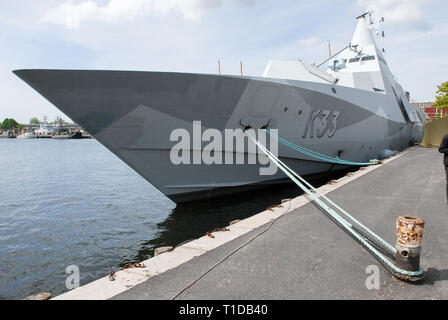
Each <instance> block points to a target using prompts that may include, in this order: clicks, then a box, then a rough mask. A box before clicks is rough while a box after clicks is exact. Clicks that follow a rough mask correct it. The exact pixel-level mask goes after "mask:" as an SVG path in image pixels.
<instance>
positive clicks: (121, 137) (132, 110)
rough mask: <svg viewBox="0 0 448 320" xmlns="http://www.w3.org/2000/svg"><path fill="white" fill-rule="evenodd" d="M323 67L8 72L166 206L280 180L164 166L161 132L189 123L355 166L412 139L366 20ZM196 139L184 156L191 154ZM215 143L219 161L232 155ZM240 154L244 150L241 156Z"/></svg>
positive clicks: (246, 168) (239, 167) (291, 160)
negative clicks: (267, 133)
mask: <svg viewBox="0 0 448 320" xmlns="http://www.w3.org/2000/svg"><path fill="white" fill-rule="evenodd" d="M326 66H327V68H326V70H323V69H321V68H319V66H317V67H316V66H315V65H308V64H305V63H303V62H301V61H271V62H269V64H268V66H267V67H266V70H265V72H264V74H263V76H262V77H250V76H232V75H211V74H191V73H172V72H143V71H97V70H40V69H38V70H17V71H14V73H15V74H16V75H17V76H18V77H20V78H21V79H22V80H23V81H25V82H26V83H28V84H29V85H30V86H31V87H33V88H34V89H35V90H36V91H38V92H39V93H40V94H41V95H42V96H44V97H45V98H46V99H47V100H48V101H50V102H51V103H52V104H54V105H55V106H56V107H57V108H59V109H60V110H61V111H62V112H64V113H65V114H66V115H67V116H69V117H70V118H71V119H72V120H73V121H75V122H76V123H78V124H79V125H80V126H82V127H83V128H84V129H86V130H87V131H88V132H89V133H91V134H92V135H93V136H94V137H95V138H96V139H97V140H98V141H99V142H100V143H101V144H103V145H104V146H105V147H107V148H108V149H109V150H110V151H111V152H113V153H114V154H115V155H117V156H118V157H119V158H120V159H122V160H123V161H124V162H125V163H126V164H128V165H129V166H130V167H131V168H133V169H134V170H135V171H136V172H137V173H139V174H140V175H141V176H143V177H144V178H145V179H146V180H147V181H149V182H150V183H151V184H152V185H154V186H155V187H156V188H157V189H158V190H160V191H161V192H162V193H163V194H165V195H166V196H167V197H169V198H170V199H172V200H173V201H174V202H176V203H183V202H190V201H197V200H205V199H210V198H213V197H216V196H220V195H225V194H232V193H235V192H240V191H245V190H251V189H254V188H260V187H265V186H272V185H276V184H280V183H285V182H286V181H288V179H287V178H286V176H285V175H284V174H283V173H282V172H280V171H278V172H276V173H275V174H273V175H260V173H259V164H247V163H246V164H244V163H242V164H234V165H229V164H224V163H220V164H217V163H214V164H204V163H202V164H198V163H194V164H183V165H178V164H175V163H173V162H172V161H171V160H170V153H171V151H172V149H173V147H174V146H175V145H176V143H177V142H175V141H172V139H170V135H171V133H172V132H173V131H174V130H176V129H178V128H184V129H186V130H187V131H188V132H193V129H194V128H193V123H194V122H195V121H200V122H201V125H202V127H203V128H205V129H206V128H213V129H216V130H219V131H221V132H224V131H225V130H226V129H237V128H242V127H249V126H250V127H251V128H255V129H258V128H262V127H264V128H267V127H269V128H270V129H278V133H279V136H281V137H282V138H284V139H287V140H289V141H291V142H293V143H294V144H296V145H299V146H303V147H305V148H308V149H311V150H314V151H316V152H319V153H321V154H325V155H327V156H331V157H339V158H340V159H346V160H350V161H356V162H368V161H369V160H371V159H378V158H380V157H381V155H382V154H384V153H385V152H387V151H389V150H392V151H401V150H403V149H405V148H407V147H408V146H410V145H412V144H415V143H417V142H419V141H421V140H422V138H423V131H424V113H423V112H422V111H420V110H418V109H416V108H415V107H413V106H412V104H411V103H410V102H409V101H408V99H407V97H406V92H405V91H404V90H403V88H402V87H401V86H400V85H399V84H398V83H397V82H396V81H395V79H394V76H393V75H392V73H391V71H390V69H389V66H388V64H387V62H386V60H385V58H384V55H383V53H382V51H381V50H379V49H378V47H377V45H376V43H375V40H374V36H373V35H372V30H371V27H370V21H369V16H368V15H366V14H365V15H362V16H360V17H358V23H357V26H356V30H355V33H354V36H353V39H352V41H351V43H350V44H349V45H348V46H347V47H346V48H345V49H343V50H341V51H340V52H338V53H337V54H336V55H335V56H333V57H331V58H330V59H329V60H328V64H327V65H326ZM204 145H205V143H203V142H201V143H200V144H199V145H196V147H195V146H194V145H193V146H192V147H191V150H188V152H191V153H192V154H194V153H198V152H201V151H202V150H203V148H204ZM233 150H235V149H234V148H233V149H231V150H230V151H229V150H226V147H224V146H223V147H222V148H221V149H220V150H215V151H214V152H220V153H222V154H223V155H224V154H226V153H228V152H236V151H233ZM247 152H248V151H247ZM278 155H279V158H280V159H281V160H282V161H283V162H285V163H286V164H287V165H288V166H290V167H291V168H292V169H293V170H295V171H296V172H297V173H299V174H301V175H303V176H311V175H316V174H326V173H328V172H330V171H334V170H339V169H342V168H344V165H340V164H334V163H328V162H326V161H321V160H319V159H315V158H312V157H309V156H307V155H304V154H300V153H298V152H296V151H295V150H292V149H290V148H288V147H287V146H285V145H282V144H280V145H279V146H278Z"/></svg>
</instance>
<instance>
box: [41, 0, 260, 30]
mask: <svg viewBox="0 0 448 320" xmlns="http://www.w3.org/2000/svg"><path fill="white" fill-rule="evenodd" d="M258 1H259V0H232V2H233V3H234V4H236V5H238V6H251V5H255V4H256V3H257V2H258ZM223 2H224V0H126V1H123V0H109V1H108V2H107V4H106V5H99V4H98V3H96V2H95V1H93V0H83V1H81V2H74V1H72V0H69V1H66V2H64V3H63V4H61V5H59V7H57V8H55V9H52V10H50V11H49V12H47V14H46V15H45V16H44V17H43V18H42V19H41V22H48V23H56V24H61V25H65V26H66V27H67V28H68V29H80V28H81V22H82V21H88V20H90V21H102V22H112V23H120V22H126V21H131V20H134V19H135V18H136V17H138V16H142V15H148V14H153V15H166V14H168V13H171V12H178V13H180V14H181V15H182V16H183V18H184V19H186V20H198V19H199V18H200V17H201V16H202V15H203V14H205V13H206V12H207V11H209V10H212V9H215V8H218V7H220V6H221V5H222V4H223Z"/></svg>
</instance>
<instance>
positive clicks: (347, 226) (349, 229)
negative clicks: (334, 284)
mask: <svg viewBox="0 0 448 320" xmlns="http://www.w3.org/2000/svg"><path fill="white" fill-rule="evenodd" d="M246 133H247V135H248V136H249V137H250V138H251V139H252V141H253V142H254V143H255V145H257V146H258V147H259V148H260V150H262V151H263V152H264V153H265V154H266V156H267V157H268V158H269V159H270V160H271V161H272V162H273V163H274V164H275V165H277V167H278V168H279V169H280V170H282V171H283V173H285V174H286V175H287V176H288V177H289V178H290V179H291V180H292V181H294V182H295V183H296V184H297V186H299V187H300V189H302V190H303V191H304V192H305V193H306V194H307V195H308V196H310V197H311V199H312V200H313V201H314V202H315V203H316V204H318V205H319V207H320V208H321V209H322V210H324V211H325V212H326V213H327V214H329V215H330V216H331V217H332V218H333V219H334V220H336V221H337V222H338V223H339V224H340V225H341V226H342V227H343V228H344V229H345V230H346V231H347V232H349V233H350V234H351V236H353V237H354V238H355V239H357V240H358V241H359V242H360V243H361V244H362V245H363V246H365V247H366V249H367V250H368V251H369V252H371V253H372V255H374V256H375V257H376V258H377V259H379V261H380V262H382V264H383V265H385V266H386V267H388V268H389V269H391V270H393V271H395V272H397V273H398V274H400V275H404V276H410V277H418V276H421V275H422V274H423V270H422V269H421V268H420V269H419V270H418V271H407V270H403V269H400V268H398V267H397V266H395V265H394V264H393V263H392V262H391V261H390V260H389V259H387V258H386V257H385V256H384V255H383V254H382V253H381V252H379V251H378V250H377V249H376V248H374V247H373V246H372V245H371V244H370V243H369V242H367V240H366V239H365V238H364V237H362V236H360V235H359V234H358V233H357V232H356V231H355V230H353V229H352V227H353V226H352V225H351V224H350V223H349V222H348V221H347V220H345V219H344V218H342V217H341V216H340V215H339V214H338V213H336V212H335V211H334V210H333V209H332V208H330V207H329V206H328V205H327V204H325V203H324V202H323V201H322V200H321V199H320V198H318V197H316V196H315V195H314V194H313V192H312V191H314V192H316V193H318V194H319V195H320V196H321V197H322V198H324V199H325V200H327V201H328V202H329V203H330V204H332V205H334V206H335V207H336V208H338V209H339V210H340V211H341V212H342V213H343V214H345V215H346V216H347V217H349V218H350V219H351V220H353V221H354V222H356V223H357V224H358V225H360V226H361V227H362V228H363V229H365V230H366V231H367V232H368V233H370V234H371V235H372V236H374V237H375V238H376V239H377V240H379V241H380V242H381V243H382V244H384V245H385V246H386V247H387V248H388V249H389V250H393V251H394V252H395V251H396V249H395V248H394V247H393V246H391V245H390V244H389V243H387V242H386V241H385V240H383V239H382V238H381V237H379V236H378V235H376V234H375V233H374V232H373V231H371V230H370V229H369V228H367V227H366V226H364V225H363V224H361V223H360V222H359V221H358V220H356V219H355V218H353V217H352V216H351V215H349V214H348V213H347V212H346V211H345V210H342V209H341V208H340V207H339V206H337V205H336V204H335V203H334V202H333V201H331V200H330V199H328V198H327V197H326V196H325V195H323V194H322V193H320V192H319V191H318V190H317V189H315V188H314V187H312V186H311V185H310V184H309V183H308V182H306V180H305V179H303V178H302V177H301V176H300V175H299V174H297V173H296V172H295V171H293V170H292V169H291V168H289V167H288V166H287V165H285V164H284V163H283V162H282V161H281V160H280V159H279V158H278V157H277V156H275V155H274V154H272V153H271V152H270V151H269V150H268V149H267V148H266V147H265V146H264V145H263V144H261V143H260V142H259V141H257V139H255V138H254V137H253V136H252V135H251V134H249V133H248V132H246ZM296 177H297V178H298V179H300V180H301V181H304V183H305V184H307V185H308V186H310V187H311V189H308V188H307V187H306V186H305V185H304V184H302V183H301V182H300V181H299V180H298V179H296ZM311 190H312V191H311Z"/></svg>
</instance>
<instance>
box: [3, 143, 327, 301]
mask: <svg viewBox="0 0 448 320" xmlns="http://www.w3.org/2000/svg"><path fill="white" fill-rule="evenodd" d="M0 150H1V151H0V172H1V175H0V186H1V189H0V190H1V191H0V272H1V275H2V276H1V277H0V299H22V298H25V297H27V296H28V295H31V294H35V293H38V292H42V291H46V292H51V293H52V295H53V296H56V295H58V294H61V293H64V292H66V291H67V290H68V289H67V288H66V285H65V282H66V279H67V277H68V276H69V275H68V274H66V268H67V267H68V266H71V265H76V266H77V267H79V270H80V284H81V285H84V284H87V283H89V282H91V281H93V280H96V279H98V278H100V277H103V276H107V275H108V274H109V272H110V271H111V269H114V270H119V269H120V267H122V266H124V265H125V264H126V263H129V262H140V261H143V260H145V259H148V258H150V257H151V256H152V255H153V251H154V249H155V248H157V247H161V246H168V245H169V246H176V245H179V244H181V243H183V242H185V241H188V240H191V239H195V238H198V237H201V236H203V235H204V234H205V233H206V232H207V231H211V230H213V229H214V228H216V227H224V226H227V225H228V223H229V222H230V221H232V220H235V219H244V218H247V217H249V216H252V215H254V214H256V213H258V212H261V211H263V210H265V209H266V208H267V207H268V206H270V205H273V204H278V203H280V201H281V199H284V198H287V197H293V196H297V195H298V194H299V191H298V190H297V188H295V187H292V186H291V187H288V186H287V187H281V188H275V189H268V190H260V191H257V192H252V193H244V194H240V195H232V196H231V197H230V198H229V197H227V198H221V199H218V200H213V201H210V202H205V203H204V202H203V203H200V204H188V205H177V206H176V204H175V203H173V202H172V201H171V200H169V199H168V198H166V197H165V196H164V195H163V194H161V193H160V192H159V191H158V190H156V189H155V188H154V187H153V186H152V185H151V184H150V183H148V182H147V181H146V180H144V179H143V178H142V177H140V176H139V175H138V174H137V173H136V172H134V171H133V170H132V169H131V168H130V167H128V166H127V165H126V164H125V163H123V162H122V161H121V160H120V159H118V158H117V157H116V156H115V155H113V154H112V153H111V152H110V151H109V150H107V149H106V148H105V147H103V146H102V145H101V144H100V143H98V142H97V141H96V140H62V141H61V140H55V139H50V140H47V139H45V140H40V139H33V140H17V139H1V140H0ZM328 179H330V178H328ZM321 183H322V182H321ZM230 200H231V201H230Z"/></svg>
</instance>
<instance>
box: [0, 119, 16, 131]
mask: <svg viewBox="0 0 448 320" xmlns="http://www.w3.org/2000/svg"><path fill="white" fill-rule="evenodd" d="M18 126H19V124H18V123H17V121H16V120H14V119H12V118H11V119H8V118H6V119H5V120H3V122H2V129H4V130H9V129H12V128H17V127H18Z"/></svg>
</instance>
